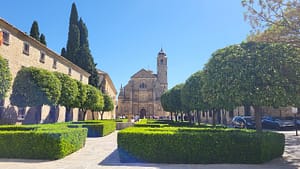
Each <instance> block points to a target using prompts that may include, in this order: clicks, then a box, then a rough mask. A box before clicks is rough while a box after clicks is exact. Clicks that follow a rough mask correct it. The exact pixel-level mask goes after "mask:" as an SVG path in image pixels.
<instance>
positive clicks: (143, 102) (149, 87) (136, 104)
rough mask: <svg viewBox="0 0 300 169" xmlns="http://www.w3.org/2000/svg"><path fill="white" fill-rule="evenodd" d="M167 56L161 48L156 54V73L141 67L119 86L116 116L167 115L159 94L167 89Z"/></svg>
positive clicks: (153, 116)
mask: <svg viewBox="0 0 300 169" xmlns="http://www.w3.org/2000/svg"><path fill="white" fill-rule="evenodd" d="M167 65H168V64H167V56H166V53H165V52H164V51H163V50H162V49H161V50H160V52H159V53H158V56H157V74H153V72H152V71H150V70H145V69H141V70H140V71H138V72H137V73H135V74H134V75H133V76H132V77H131V79H130V80H129V82H128V84H127V85H125V86H124V87H122V86H121V89H120V94H119V97H118V110H117V116H118V117H120V116H126V117H130V116H131V117H133V116H139V117H140V118H144V117H146V118H158V117H167V116H169V113H167V112H165V111H164V110H163V108H162V106H161V103H160V96H161V94H162V93H163V92H164V91H166V90H167V89H168V79H167V73H168V71H167V68H168V67H167Z"/></svg>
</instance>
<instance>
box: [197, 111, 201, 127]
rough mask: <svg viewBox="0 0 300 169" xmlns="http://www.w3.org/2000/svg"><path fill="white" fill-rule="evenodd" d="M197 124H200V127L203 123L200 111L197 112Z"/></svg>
mask: <svg viewBox="0 0 300 169" xmlns="http://www.w3.org/2000/svg"><path fill="white" fill-rule="evenodd" d="M196 113H197V122H198V125H199V126H200V123H201V117H200V113H199V110H197V112H196Z"/></svg>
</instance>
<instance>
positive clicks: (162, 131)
mask: <svg viewBox="0 0 300 169" xmlns="http://www.w3.org/2000/svg"><path fill="white" fill-rule="evenodd" d="M118 148H119V152H121V153H119V155H120V160H121V162H126V160H128V155H129V156H132V157H134V158H135V159H138V160H140V161H144V162H154V163H189V164H194V163H195V164H210V163H263V162H266V161H269V160H272V159H274V158H277V157H280V156H281V155H282V154H283V151H284V135H283V134H279V133H272V132H262V133H256V132H255V131H252V130H236V129H212V128H204V129H201V128H178V127H164V128H141V127H138V128H137V127H131V128H127V129H124V130H122V131H120V132H119V133H118Z"/></svg>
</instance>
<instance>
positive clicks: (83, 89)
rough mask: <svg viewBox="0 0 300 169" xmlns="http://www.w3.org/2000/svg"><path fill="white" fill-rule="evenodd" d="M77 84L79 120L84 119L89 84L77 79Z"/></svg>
mask: <svg viewBox="0 0 300 169" xmlns="http://www.w3.org/2000/svg"><path fill="white" fill-rule="evenodd" d="M77 86H78V92H79V93H78V95H77V98H76V103H75V105H76V107H78V108H79V113H78V120H84V115H83V114H84V110H83V109H84V103H85V101H86V99H87V85H85V84H83V83H81V82H80V81H77Z"/></svg>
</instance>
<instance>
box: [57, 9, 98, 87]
mask: <svg viewBox="0 0 300 169" xmlns="http://www.w3.org/2000/svg"><path fill="white" fill-rule="evenodd" d="M61 55H62V56H63V57H65V58H67V59H68V60H70V61H71V62H73V63H74V64H76V65H77V66H79V67H81V68H82V69H84V70H85V71H87V72H88V73H90V74H91V76H90V78H89V84H91V85H93V86H95V87H99V77H98V73H97V69H96V64H95V62H94V59H93V57H92V55H91V51H90V48H89V43H88V30H87V27H86V25H85V23H84V22H83V20H82V18H80V19H79V20H78V12H77V8H76V5H75V3H73V4H72V9H71V14H70V21H69V33H68V41H67V49H65V48H63V49H62V51H61Z"/></svg>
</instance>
